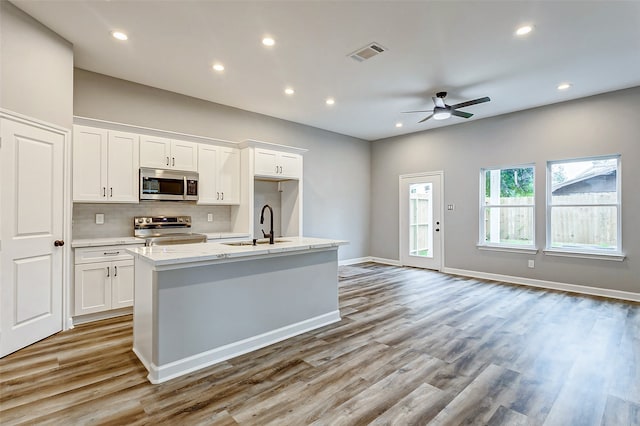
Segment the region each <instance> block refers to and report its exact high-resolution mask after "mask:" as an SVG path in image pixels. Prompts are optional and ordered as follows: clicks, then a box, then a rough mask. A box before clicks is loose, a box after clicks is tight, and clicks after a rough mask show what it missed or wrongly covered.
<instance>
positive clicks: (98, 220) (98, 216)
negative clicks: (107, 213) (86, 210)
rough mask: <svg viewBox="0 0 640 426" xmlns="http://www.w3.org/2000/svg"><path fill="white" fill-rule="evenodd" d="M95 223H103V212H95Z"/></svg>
mask: <svg viewBox="0 0 640 426" xmlns="http://www.w3.org/2000/svg"><path fill="white" fill-rule="evenodd" d="M96 225H104V213H96Z"/></svg>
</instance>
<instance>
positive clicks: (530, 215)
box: [479, 165, 535, 249]
mask: <svg viewBox="0 0 640 426" xmlns="http://www.w3.org/2000/svg"><path fill="white" fill-rule="evenodd" d="M534 188H535V174H534V167H533V165H524V166H514V167H509V168H500V169H481V171H480V200H481V201H480V242H479V246H496V247H511V248H522V249H533V248H534V236H535V224H534V217H535V193H534Z"/></svg>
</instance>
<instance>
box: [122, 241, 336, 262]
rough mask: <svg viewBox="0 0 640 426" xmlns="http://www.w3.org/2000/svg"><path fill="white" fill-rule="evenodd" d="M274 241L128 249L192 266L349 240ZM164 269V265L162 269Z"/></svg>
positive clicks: (146, 257)
mask: <svg viewBox="0 0 640 426" xmlns="http://www.w3.org/2000/svg"><path fill="white" fill-rule="evenodd" d="M276 241H278V242H277V243H276V244H273V245H270V244H257V245H255V246H254V245H229V244H225V243H211V242H209V243H199V244H180V245H169V246H151V247H137V248H130V249H127V251H128V252H130V253H131V254H133V255H134V256H135V257H136V258H137V259H139V260H142V261H145V262H148V263H150V264H152V265H153V266H154V267H156V268H158V267H171V266H173V267H176V266H177V267H180V266H191V265H190V264H192V265H193V266H195V265H196V264H202V263H212V262H220V261H229V260H245V259H244V258H251V257H264V256H265V255H275V254H294V253H295V252H300V251H309V250H318V249H328V248H337V247H338V246H341V245H345V244H348V243H349V242H348V241H344V240H333V239H326V238H311V237H282V238H277V239H276ZM163 269H164V268H163Z"/></svg>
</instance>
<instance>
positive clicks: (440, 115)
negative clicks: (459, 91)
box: [433, 109, 451, 120]
mask: <svg viewBox="0 0 640 426" xmlns="http://www.w3.org/2000/svg"><path fill="white" fill-rule="evenodd" d="M449 117H451V111H448V110H446V109H444V110H442V111H438V110H436V111H434V113H433V119H434V120H446V119H447V118H449Z"/></svg>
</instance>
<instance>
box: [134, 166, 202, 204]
mask: <svg viewBox="0 0 640 426" xmlns="http://www.w3.org/2000/svg"><path fill="white" fill-rule="evenodd" d="M196 179H197V178H196ZM186 188H187V178H186V177H185V175H184V174H183V173H182V172H174V171H171V170H155V169H143V168H141V169H140V199H141V200H176V201H181V200H185V199H186V197H185V195H186ZM189 199H192V200H193V198H191V197H190V198H189ZM195 199H196V200H197V195H196V198H195Z"/></svg>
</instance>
